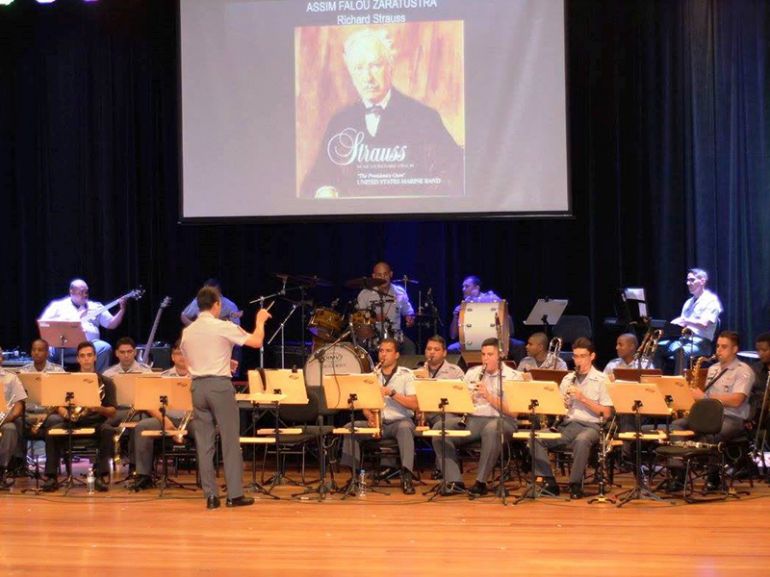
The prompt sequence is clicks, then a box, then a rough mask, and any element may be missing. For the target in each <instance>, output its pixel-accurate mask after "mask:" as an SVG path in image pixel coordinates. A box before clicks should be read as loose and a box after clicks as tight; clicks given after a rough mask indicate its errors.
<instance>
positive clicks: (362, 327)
mask: <svg viewBox="0 0 770 577" xmlns="http://www.w3.org/2000/svg"><path fill="white" fill-rule="evenodd" d="M350 324H352V325H353V332H354V333H355V334H356V338H357V339H359V340H362V341H366V340H369V339H373V338H374V337H375V336H377V327H376V326H375V324H374V314H373V313H372V311H370V310H368V309H361V310H358V311H355V312H353V313H351V315H350Z"/></svg>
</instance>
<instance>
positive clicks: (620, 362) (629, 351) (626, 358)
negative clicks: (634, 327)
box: [604, 333, 655, 375]
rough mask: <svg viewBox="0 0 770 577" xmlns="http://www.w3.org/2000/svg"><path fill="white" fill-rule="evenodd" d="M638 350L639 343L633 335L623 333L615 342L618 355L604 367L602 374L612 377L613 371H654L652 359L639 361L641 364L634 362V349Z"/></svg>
mask: <svg viewBox="0 0 770 577" xmlns="http://www.w3.org/2000/svg"><path fill="white" fill-rule="evenodd" d="M638 348H639V341H638V340H637V338H636V335H635V334H633V333H623V334H622V335H620V336H618V338H617V340H616V341H615V351H616V352H617V353H618V357H617V358H616V359H612V360H611V361H610V362H609V363H607V366H605V367H604V373H605V374H607V375H612V374H614V372H615V369H654V368H655V364H654V363H653V362H652V359H641V361H642V362H641V363H637V362H634V355H635V354H636V349H638Z"/></svg>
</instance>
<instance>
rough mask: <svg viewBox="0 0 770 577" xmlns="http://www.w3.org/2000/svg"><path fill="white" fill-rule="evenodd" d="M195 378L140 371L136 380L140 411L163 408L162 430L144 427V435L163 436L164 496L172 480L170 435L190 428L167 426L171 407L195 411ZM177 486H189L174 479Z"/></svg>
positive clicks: (184, 410) (136, 399) (135, 388)
mask: <svg viewBox="0 0 770 577" xmlns="http://www.w3.org/2000/svg"><path fill="white" fill-rule="evenodd" d="M191 387H192V379H191V378H190V377H155V376H148V375H141V374H140V375H136V379H135V380H134V399H133V407H134V409H135V410H136V411H154V410H159V411H160V431H142V436H143V437H160V451H161V462H162V463H163V467H162V471H163V473H162V475H161V478H160V480H159V481H158V486H159V487H160V495H159V496H160V497H162V496H163V492H164V491H165V489H166V488H167V487H168V486H169V485H170V484H171V482H170V481H169V478H168V460H167V459H166V437H181V436H184V435H186V434H187V431H186V430H180V429H175V430H167V429H166V414H167V412H168V410H169V409H171V410H175V411H183V412H185V413H188V412H192V410H193V404H192V391H191ZM173 484H174V485H175V486H177V487H178V488H180V489H185V488H187V487H184V485H182V484H181V483H177V482H174V483H173Z"/></svg>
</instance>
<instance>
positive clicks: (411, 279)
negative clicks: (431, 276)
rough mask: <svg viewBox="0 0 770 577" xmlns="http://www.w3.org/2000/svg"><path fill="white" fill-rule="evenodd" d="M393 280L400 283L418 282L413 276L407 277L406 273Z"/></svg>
mask: <svg viewBox="0 0 770 577" xmlns="http://www.w3.org/2000/svg"><path fill="white" fill-rule="evenodd" d="M393 282H397V283H401V284H420V281H418V280H414V279H413V278H409V277H408V276H406V275H404V276H402V277H401V278H400V279H397V280H394V281H393Z"/></svg>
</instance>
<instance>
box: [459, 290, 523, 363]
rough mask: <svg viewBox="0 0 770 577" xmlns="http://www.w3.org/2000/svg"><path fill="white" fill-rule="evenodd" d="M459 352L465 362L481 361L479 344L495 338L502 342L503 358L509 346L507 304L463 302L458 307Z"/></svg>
mask: <svg viewBox="0 0 770 577" xmlns="http://www.w3.org/2000/svg"><path fill="white" fill-rule="evenodd" d="M459 324H460V350H461V351H462V355H463V359H465V362H480V361H481V343H483V342H484V340H485V339H489V338H492V337H496V338H498V339H500V340H501V341H502V342H501V343H500V344H501V345H502V347H503V358H504V359H505V358H507V357H508V347H509V346H510V344H511V341H510V332H509V327H508V303H507V302H506V301H504V300H501V301H497V302H487V303H480V302H476V303H473V302H464V303H462V305H461V307H460V322H459Z"/></svg>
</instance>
